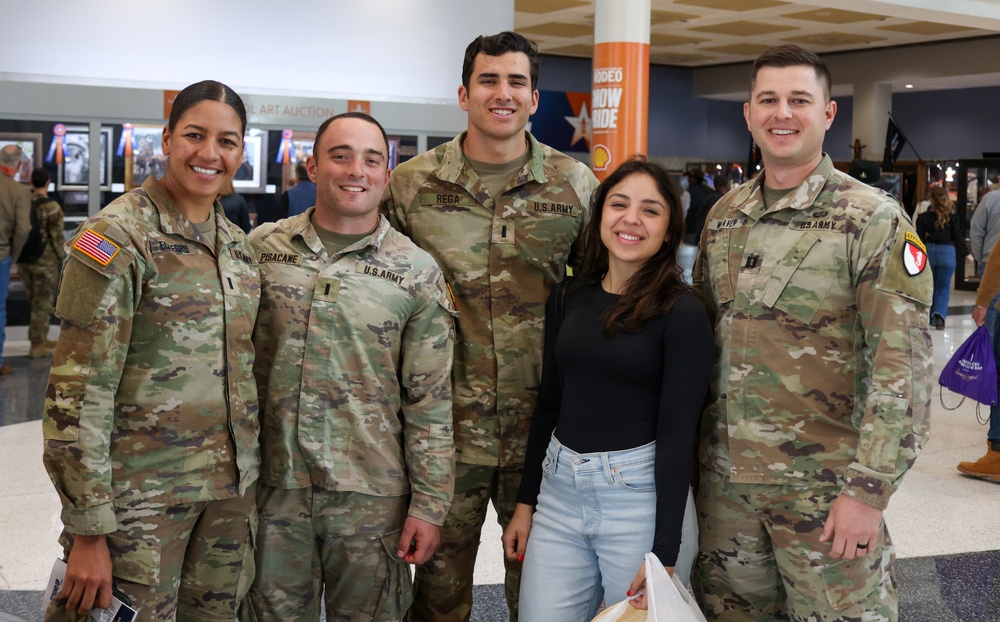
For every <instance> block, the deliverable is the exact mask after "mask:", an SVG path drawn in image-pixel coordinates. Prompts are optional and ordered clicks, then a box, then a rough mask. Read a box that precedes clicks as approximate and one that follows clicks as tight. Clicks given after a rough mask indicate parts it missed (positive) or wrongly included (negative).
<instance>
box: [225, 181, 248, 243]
mask: <svg viewBox="0 0 1000 622" xmlns="http://www.w3.org/2000/svg"><path fill="white" fill-rule="evenodd" d="M219 203H221V204H222V209H223V211H225V213H226V218H228V219H229V220H230V222H232V223H233V224H235V225H236V226H237V227H239V228H240V229H242V230H243V233H250V229H251V228H252V226H251V224H250V208H248V207H247V201H246V199H244V198H243V195H239V194H236V190H235V189H234V188H233V180H231V179H227V180H226V183H225V185H223V186H222V192H221V193H220V194H219Z"/></svg>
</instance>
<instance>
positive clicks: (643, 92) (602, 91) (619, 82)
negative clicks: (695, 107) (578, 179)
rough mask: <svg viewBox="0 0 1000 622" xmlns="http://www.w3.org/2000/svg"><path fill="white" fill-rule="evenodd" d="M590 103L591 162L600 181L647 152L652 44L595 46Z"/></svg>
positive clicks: (621, 43)
mask: <svg viewBox="0 0 1000 622" xmlns="http://www.w3.org/2000/svg"><path fill="white" fill-rule="evenodd" d="M593 85H594V86H593V90H592V92H591V102H590V123H591V132H592V136H593V142H592V143H591V160H592V167H593V169H594V173H595V174H596V175H597V178H598V179H604V178H605V177H606V176H607V175H608V174H609V173H610V172H611V171H613V170H615V168H617V166H618V165H619V164H621V163H622V162H624V161H625V160H626V159H627V158H628V157H629V156H631V155H633V154H636V153H643V154H644V153H646V144H647V135H646V131H647V126H648V123H649V104H648V102H649V44H646V43H625V42H620V41H616V42H613V43H599V44H597V45H595V46H594V78H593Z"/></svg>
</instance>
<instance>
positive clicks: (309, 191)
mask: <svg viewBox="0 0 1000 622" xmlns="http://www.w3.org/2000/svg"><path fill="white" fill-rule="evenodd" d="M295 179H296V182H295V185H294V186H292V187H291V188H289V189H288V190H285V191H284V192H283V193H282V194H281V204H280V205H279V206H278V218H279V219H281V218H288V217H289V216H298V215H299V214H301V213H303V212H305V211H306V210H307V209H309V208H310V207H312V206H313V205H316V183H315V182H314V181H313V180H312V179H310V178H309V171H308V170H307V169H306V165H305V162H299V163H298V164H296V165H295Z"/></svg>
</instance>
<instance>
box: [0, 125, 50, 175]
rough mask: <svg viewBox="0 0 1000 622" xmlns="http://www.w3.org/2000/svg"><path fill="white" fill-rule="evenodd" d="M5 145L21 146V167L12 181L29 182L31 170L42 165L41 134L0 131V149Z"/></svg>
mask: <svg viewBox="0 0 1000 622" xmlns="http://www.w3.org/2000/svg"><path fill="white" fill-rule="evenodd" d="M7 145H17V146H18V147H20V148H21V167H20V168H19V169H18V170H17V173H16V174H15V175H14V181H19V182H21V183H22V184H30V183H31V171H33V170H35V168H37V167H40V166H41V165H42V134H41V133H40V132H39V133H35V132H0V149H2V148H4V147H6V146H7Z"/></svg>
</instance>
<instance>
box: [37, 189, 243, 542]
mask: <svg viewBox="0 0 1000 622" xmlns="http://www.w3.org/2000/svg"><path fill="white" fill-rule="evenodd" d="M214 218H215V222H216V226H217V228H218V229H217V231H218V232H217V234H216V235H217V241H216V247H215V248H214V249H211V248H209V247H208V246H206V245H205V241H204V238H203V237H202V236H201V234H200V233H199V232H198V230H197V228H195V226H194V225H193V224H192V223H191V222H190V221H189V220H188V219H187V218H185V217H184V216H183V215H182V214H181V213H180V212H179V211H177V209H176V208H175V207H174V205H173V202H172V201H171V199H170V196H169V195H168V194H167V192H166V190H165V189H164V187H163V185H162V184H161V183H160V182H158V181H156V180H155V179H154V178H152V177H150V178H148V179H147V180H146V181H145V183H143V185H142V188H141V189H136V190H134V191H132V192H129V193H128V194H125V195H123V196H121V197H120V198H118V199H116V200H115V201H113V202H112V203H111V204H110V205H108V206H107V207H106V208H104V209H103V210H101V212H100V213H98V214H97V215H96V216H94V217H92V218H91V219H89V220H88V221H86V222H85V223H83V224H82V225H81V226H80V228H79V229H78V230H77V232H76V234H75V235H74V236H73V239H72V240H70V243H69V244H67V252H68V256H67V258H66V263H65V266H64V270H63V279H62V286H61V287H60V291H59V298H58V302H57V303H56V315H57V316H58V317H59V318H60V319H61V320H62V330H61V333H60V335H59V345H58V346H57V347H56V351H55V355H54V356H53V360H52V372H51V375H50V376H49V388H48V392H47V394H46V400H45V413H44V416H43V422H42V431H43V434H44V437H45V450H44V461H45V467H46V469H47V470H48V472H49V477H50V478H51V479H52V481H53V483H54V484H55V487H56V490H57V491H58V492H59V495H60V497H61V499H62V504H63V512H62V521H63V523H64V525H65V526H66V529H67V530H68V531H69V532H70V533H74V534H83V535H94V534H106V533H111V532H113V531H115V529H116V526H115V514H114V511H113V506H114V507H128V508H144V507H148V508H160V507H162V506H164V505H171V504H181V503H192V502H198V501H208V500H214V499H226V498H232V497H235V496H237V495H242V494H243V493H244V492H245V491H246V490H247V489H248V488H249V487H250V486H251V485H252V484H253V483H254V482H255V481H256V480H257V475H258V472H259V466H260V453H259V446H258V443H257V434H258V425H257V390H256V386H255V385H254V378H253V359H254V354H253V346H252V343H251V341H250V334H251V332H252V331H253V325H254V321H255V318H256V315H257V304H258V301H259V298H260V282H259V275H258V272H257V265H256V263H255V262H254V261H253V260H252V259H251V252H250V247H249V245H248V244H247V240H246V236H245V235H244V233H243V232H242V231H241V230H240V229H239V228H238V227H236V225H233V224H232V223H230V222H229V221H228V220H226V217H225V214H224V213H223V211H222V207H221V206H220V205H219V204H218V202H216V204H215V214H214Z"/></svg>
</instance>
